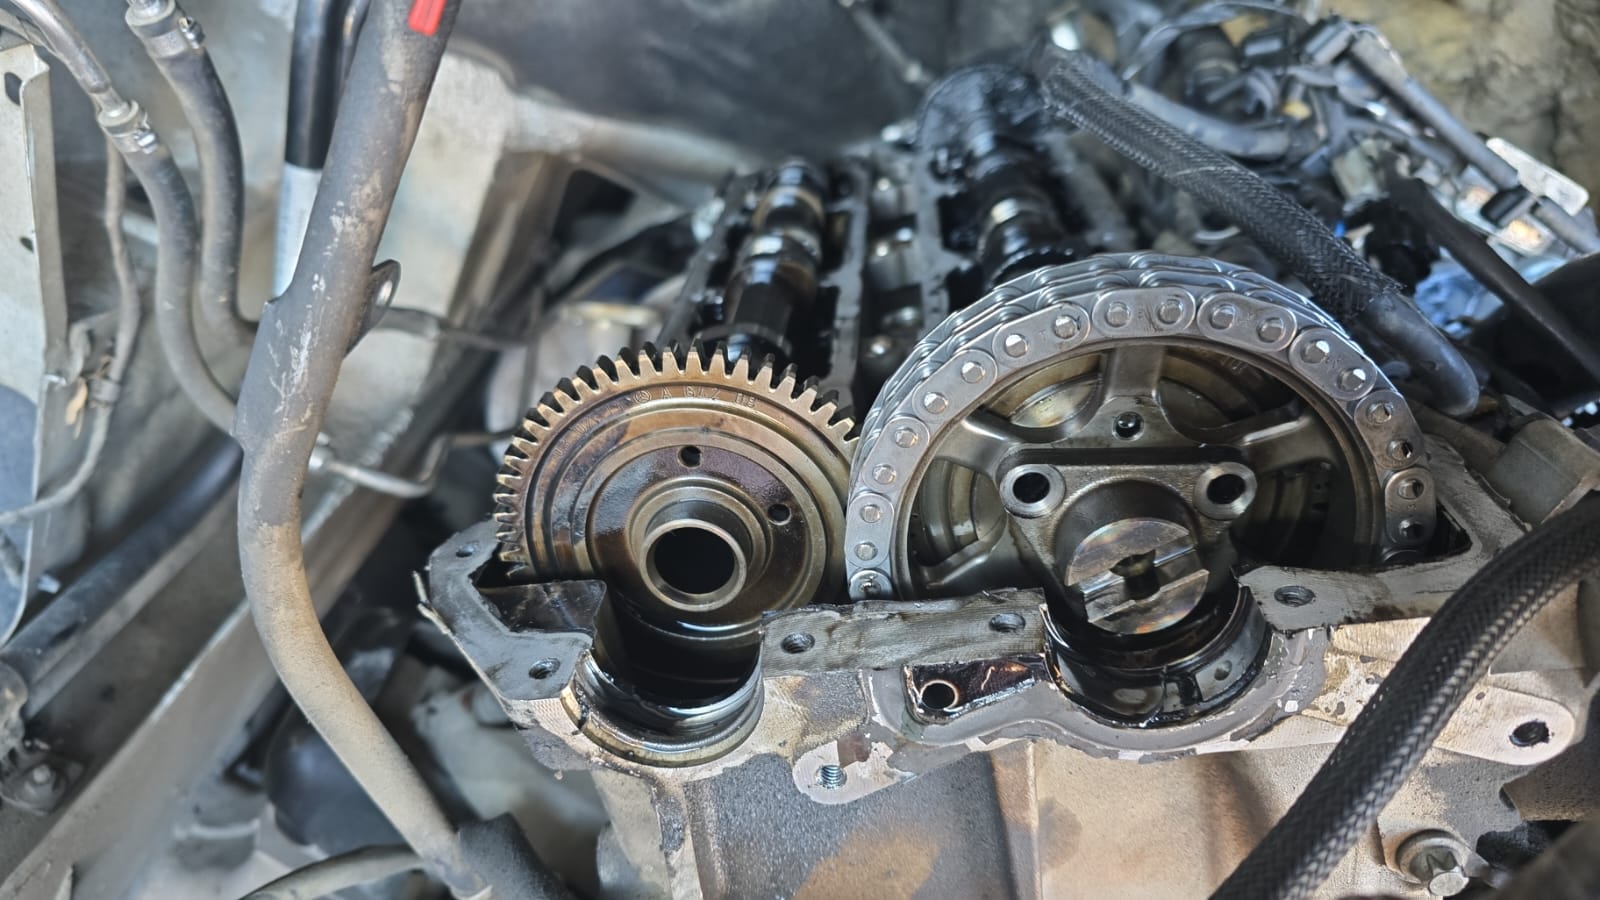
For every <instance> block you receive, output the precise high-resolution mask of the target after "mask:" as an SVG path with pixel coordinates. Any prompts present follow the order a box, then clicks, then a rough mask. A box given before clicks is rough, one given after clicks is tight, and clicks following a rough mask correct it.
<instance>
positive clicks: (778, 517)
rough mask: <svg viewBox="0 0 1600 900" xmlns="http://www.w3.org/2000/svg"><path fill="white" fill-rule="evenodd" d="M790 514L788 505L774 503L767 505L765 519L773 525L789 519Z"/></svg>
mask: <svg viewBox="0 0 1600 900" xmlns="http://www.w3.org/2000/svg"><path fill="white" fill-rule="evenodd" d="M792 515H793V513H791V512H789V507H787V506H785V505H783V504H782V503H774V504H772V505H771V506H769V507H767V519H768V520H769V521H771V522H772V524H774V525H782V524H783V523H785V522H787V521H789V517H790V516H792Z"/></svg>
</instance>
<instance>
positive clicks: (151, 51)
mask: <svg viewBox="0 0 1600 900" xmlns="http://www.w3.org/2000/svg"><path fill="white" fill-rule="evenodd" d="M127 18H128V25H129V27H130V28H131V29H132V30H133V32H134V34H136V35H138V36H139V39H140V40H141V41H143V42H144V45H145V49H146V51H147V54H148V55H149V57H150V59H151V61H152V62H154V63H155V65H156V68H157V69H158V70H159V71H160V72H161V75H162V77H163V78H164V79H166V82H167V85H168V86H169V87H171V88H172V92H173V94H174V95H176V96H177V98H178V106H179V107H180V108H181V109H182V110H183V115H184V118H185V119H187V120H188V122H189V129H190V132H191V133H192V134H193V135H194V145H195V155H196V157H197V158H198V160H199V163H200V278H199V294H200V315H201V317H202V319H203V320H204V321H205V323H206V325H207V327H209V328H210V329H211V330H212V331H214V332H216V333H218V334H222V335H224V336H225V337H226V338H227V339H228V340H229V341H230V342H231V343H234V344H239V345H248V344H250V343H251V342H252V341H253V340H254V339H255V331H254V326H253V323H251V322H249V321H248V320H247V319H245V317H244V316H243V314H241V313H240V311H239V248H240V244H241V243H242V241H243V237H242V235H243V230H244V154H243V151H242V150H241V149H240V147H239V125H238V123H237V122H236V121H235V120H234V115H233V104H231V103H229V102H228V92H227V89H226V88H224V87H223V86H222V79H221V78H219V77H218V76H217V68H216V66H215V65H214V64H213V63H212V61H211V54H209V53H207V52H206V48H205V44H204V43H202V42H201V41H200V40H199V39H198V38H197V37H196V38H193V39H190V38H185V37H181V36H179V33H178V31H179V29H178V26H177V24H176V21H175V20H176V18H177V11H176V10H173V12H172V13H162V12H158V13H157V18H155V19H154V20H150V21H147V20H145V19H143V18H142V12H141V8H140V7H137V6H136V7H134V8H130V9H129V11H128V17H127Z"/></svg>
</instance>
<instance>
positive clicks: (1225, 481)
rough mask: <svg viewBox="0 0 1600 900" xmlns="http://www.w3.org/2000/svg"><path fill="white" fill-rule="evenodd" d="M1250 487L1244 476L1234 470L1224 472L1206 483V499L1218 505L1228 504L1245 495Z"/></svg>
mask: <svg viewBox="0 0 1600 900" xmlns="http://www.w3.org/2000/svg"><path fill="white" fill-rule="evenodd" d="M1249 489H1250V486H1249V485H1248V484H1246V483H1245V480H1244V479H1243V478H1241V477H1239V476H1238V475H1235V474H1233V473H1232V472H1224V473H1222V474H1221V475H1218V476H1217V477H1215V478H1213V479H1211V483H1210V484H1207V485H1206V499H1207V500H1210V501H1211V502H1212V503H1215V504H1216V505H1218V506H1227V505H1228V504H1230V503H1233V502H1234V501H1235V500H1238V499H1239V498H1240V497H1243V496H1244V494H1245V491H1248V490H1249Z"/></svg>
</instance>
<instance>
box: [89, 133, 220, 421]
mask: <svg viewBox="0 0 1600 900" xmlns="http://www.w3.org/2000/svg"><path fill="white" fill-rule="evenodd" d="M141 117H142V116H141ZM102 127H105V128H106V133H107V134H109V135H111V138H112V140H113V141H115V142H116V143H117V147H118V149H119V150H121V151H122V157H123V159H125V160H127V163H128V169H129V170H130V171H132V172H133V175H134V177H135V178H137V179H138V180H139V184H140V186H141V187H143V188H144V192H145V196H146V197H148V198H149V199H150V209H151V211H152V212H153V213H154V214H155V219H156V231H157V243H156V291H155V293H156V297H155V300H156V303H155V306H156V316H155V318H156V333H157V334H158V335H160V337H161V348H162V350H163V351H165V354H166V359H167V367H168V368H169V369H171V370H172V377H173V378H174V379H176V380H177V382H178V386H179V387H180V388H182V389H183V392H184V393H185V394H187V395H188V397H189V399H190V400H191V401H192V402H193V403H194V405H195V406H196V407H198V408H199V410H200V412H201V413H202V414H204V415H205V417H206V418H207V419H209V420H211V423H212V424H214V425H216V426H217V427H218V428H220V429H222V430H223V432H224V433H227V432H228V431H230V430H231V429H232V427H233V397H231V396H230V395H229V394H228V392H227V390H226V389H225V388H223V386H222V385H221V384H220V383H219V382H218V381H217V377H216V375H215V373H213V372H212V371H211V367H210V365H208V364H207V363H206V359H205V357H204V356H203V355H202V354H201V353H200V344H199V342H198V341H197V340H196V339H195V333H194V293H193V291H194V274H195V273H194V260H195V256H196V254H197V253H198V251H199V245H200V229H199V227H198V226H197V224H196V222H195V216H194V200H193V199H192V198H191V197H190V196H189V187H188V185H186V184H184V181H183V173H182V172H180V171H178V164H177V163H175V162H174V161H173V159H172V152H171V151H170V150H168V149H167V147H166V145H165V144H162V143H159V142H156V143H153V144H143V143H140V142H139V141H138V140H137V139H133V140H130V139H128V138H127V136H126V135H125V134H124V135H123V136H120V137H119V134H118V133H113V131H112V127H113V126H110V125H107V124H106V123H104V122H102ZM139 130H142V131H144V132H148V128H147V127H143V126H141V127H140V129H139Z"/></svg>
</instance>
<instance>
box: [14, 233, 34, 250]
mask: <svg viewBox="0 0 1600 900" xmlns="http://www.w3.org/2000/svg"><path fill="white" fill-rule="evenodd" d="M17 243H19V244H21V245H22V249H24V250H26V251H28V252H29V253H32V252H33V238H31V237H28V236H27V235H23V236H22V237H19V238H17Z"/></svg>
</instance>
